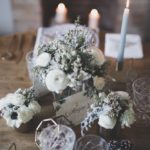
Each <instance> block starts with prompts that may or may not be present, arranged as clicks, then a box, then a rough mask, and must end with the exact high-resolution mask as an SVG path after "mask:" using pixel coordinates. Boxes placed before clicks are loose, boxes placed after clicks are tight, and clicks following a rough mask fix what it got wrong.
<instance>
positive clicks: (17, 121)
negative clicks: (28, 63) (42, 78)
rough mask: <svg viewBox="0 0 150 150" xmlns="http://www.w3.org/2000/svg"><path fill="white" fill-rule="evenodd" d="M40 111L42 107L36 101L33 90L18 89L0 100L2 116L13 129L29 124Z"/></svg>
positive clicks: (0, 113)
mask: <svg viewBox="0 0 150 150" xmlns="http://www.w3.org/2000/svg"><path fill="white" fill-rule="evenodd" d="M40 110H41V106H40V105H39V104H38V102H37V101H36V97H35V95H34V90H33V89H32V88H29V89H25V90H22V89H18V90H17V91H16V92H14V93H10V94H8V95H6V97H4V98H2V99H1V100H0V115H1V116H2V117H3V118H4V119H5V120H6V122H7V125H8V126H10V127H13V128H19V127H20V126H21V125H22V124H25V123H27V122H29V121H30V120H31V119H32V118H33V116H34V115H35V114H37V113H39V112H40Z"/></svg>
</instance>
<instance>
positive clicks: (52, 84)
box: [46, 69, 68, 93]
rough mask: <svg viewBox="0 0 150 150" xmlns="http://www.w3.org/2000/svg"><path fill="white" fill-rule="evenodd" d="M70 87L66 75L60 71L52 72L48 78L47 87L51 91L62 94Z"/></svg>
mask: <svg viewBox="0 0 150 150" xmlns="http://www.w3.org/2000/svg"><path fill="white" fill-rule="evenodd" d="M67 85H68V78H67V76H66V74H65V73H64V72H63V71H61V70H59V69H54V70H51V71H50V72H49V73H48V74H47V76H46V86H47V88H48V90H49V91H54V92H57V93H60V92H61V91H63V90H64V89H65V88H66V87H67Z"/></svg>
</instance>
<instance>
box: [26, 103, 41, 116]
mask: <svg viewBox="0 0 150 150" xmlns="http://www.w3.org/2000/svg"><path fill="white" fill-rule="evenodd" d="M28 108H29V109H30V110H31V111H33V112H34V114H36V113H39V112H40V111H41V106H40V105H39V104H38V102H37V101H32V102H30V103H29V106H28Z"/></svg>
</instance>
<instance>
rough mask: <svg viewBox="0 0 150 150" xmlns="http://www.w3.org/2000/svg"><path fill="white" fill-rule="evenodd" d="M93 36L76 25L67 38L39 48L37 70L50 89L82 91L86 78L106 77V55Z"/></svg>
mask: <svg viewBox="0 0 150 150" xmlns="http://www.w3.org/2000/svg"><path fill="white" fill-rule="evenodd" d="M91 35H92V34H91V32H90V31H89V30H88V29H87V28H86V27H81V26H80V25H78V24H76V27H75V28H74V29H72V30H69V32H68V33H66V34H64V36H63V38H61V39H55V40H53V41H50V42H49V44H43V45H41V46H40V47H39V50H38V52H39V53H38V57H37V58H36V60H35V67H34V69H33V70H34V73H35V75H36V76H38V77H39V79H40V80H41V81H42V82H43V83H44V84H45V85H46V87H47V88H48V90H49V91H52V92H56V93H61V92H62V91H63V90H65V89H66V88H68V87H69V88H71V89H73V90H75V91H78V90H79V89H80V88H81V87H82V85H83V84H84V83H85V82H86V81H88V80H92V81H93V82H94V80H93V79H94V77H103V76H104V74H105V69H106V62H105V58H104V55H103V53H102V51H101V50H99V49H98V48H96V47H95V46H94V43H93V42H92V41H91V39H92V38H91Z"/></svg>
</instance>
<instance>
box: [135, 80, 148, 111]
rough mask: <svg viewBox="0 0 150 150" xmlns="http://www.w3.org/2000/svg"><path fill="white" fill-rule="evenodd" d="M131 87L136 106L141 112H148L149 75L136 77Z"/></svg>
mask: <svg viewBox="0 0 150 150" xmlns="http://www.w3.org/2000/svg"><path fill="white" fill-rule="evenodd" d="M132 87H133V95H134V103H135V106H136V108H137V109H138V110H139V111H141V112H145V113H150V77H142V78H138V79H136V80H135V81H134V82H133V85H132Z"/></svg>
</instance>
